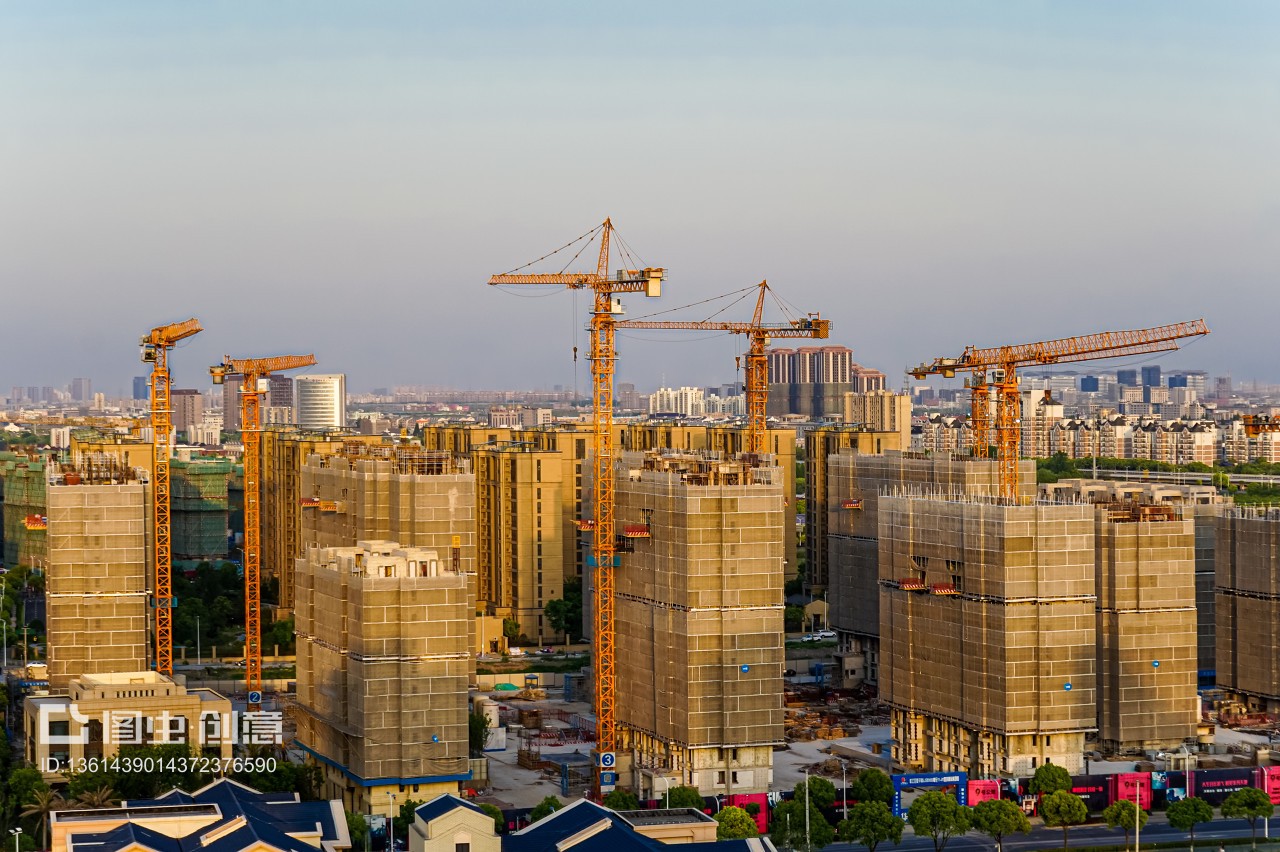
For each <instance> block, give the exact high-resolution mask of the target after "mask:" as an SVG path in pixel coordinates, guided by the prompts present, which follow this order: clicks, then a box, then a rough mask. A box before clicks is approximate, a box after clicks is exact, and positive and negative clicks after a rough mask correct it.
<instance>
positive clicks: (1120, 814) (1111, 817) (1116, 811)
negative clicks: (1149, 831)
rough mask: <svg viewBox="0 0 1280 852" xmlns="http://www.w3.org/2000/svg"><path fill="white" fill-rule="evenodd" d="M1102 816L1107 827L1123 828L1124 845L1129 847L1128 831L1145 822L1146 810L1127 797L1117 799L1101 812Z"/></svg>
mask: <svg viewBox="0 0 1280 852" xmlns="http://www.w3.org/2000/svg"><path fill="white" fill-rule="evenodd" d="M1102 818H1103V819H1104V820H1106V822H1107V828H1123V829H1124V846H1125V848H1126V849H1128V848H1129V832H1131V831H1133V830H1134V828H1135V820H1136V827H1137V828H1138V829H1139V830H1141V828H1142V827H1143V826H1144V825H1146V824H1147V812H1146V811H1144V810H1142V809H1141V808H1139V807H1138V806H1137V805H1135V804H1134V803H1133V802H1131V801H1129V800H1128V799H1117V800H1116V801H1114V802H1112V803H1111V804H1110V805H1107V807H1106V809H1105V810H1103V812H1102Z"/></svg>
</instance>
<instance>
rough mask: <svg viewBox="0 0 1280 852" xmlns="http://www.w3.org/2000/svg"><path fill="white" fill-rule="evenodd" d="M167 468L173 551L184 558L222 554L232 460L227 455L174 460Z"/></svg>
mask: <svg viewBox="0 0 1280 852" xmlns="http://www.w3.org/2000/svg"><path fill="white" fill-rule="evenodd" d="M170 469H171V471H172V477H173V478H172V486H171V487H172V491H171V494H172V498H171V499H172V503H173V522H172V523H173V555H174V556H175V557H178V558H183V559H216V558H222V557H225V556H226V555H227V529H228V525H229V510H228V501H227V485H228V482H229V480H230V479H231V476H232V464H231V462H230V461H229V460H227V459H193V460H192V461H190V462H183V461H177V460H175V461H173V462H171V463H170Z"/></svg>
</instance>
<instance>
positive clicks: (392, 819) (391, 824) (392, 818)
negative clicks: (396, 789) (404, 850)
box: [387, 790, 396, 852]
mask: <svg viewBox="0 0 1280 852" xmlns="http://www.w3.org/2000/svg"><path fill="white" fill-rule="evenodd" d="M387 799H388V801H390V805H389V812H388V813H387V852H396V794H395V793H393V792H391V791H390V790H388V791H387Z"/></svg>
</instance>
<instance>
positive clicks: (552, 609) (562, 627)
mask: <svg viewBox="0 0 1280 852" xmlns="http://www.w3.org/2000/svg"><path fill="white" fill-rule="evenodd" d="M543 612H544V613H545V614H546V616H547V623H548V624H550V625H551V629H552V630H554V631H556V632H557V633H563V634H564V636H565V639H566V640H572V639H573V637H574V636H581V635H582V581H581V580H579V579H578V578H576V577H575V578H573V579H570V580H565V581H564V596H563V597H561V598H555V599H552V600H549V601H547V605H546V606H545V607H543Z"/></svg>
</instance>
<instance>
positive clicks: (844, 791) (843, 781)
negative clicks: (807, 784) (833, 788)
mask: <svg viewBox="0 0 1280 852" xmlns="http://www.w3.org/2000/svg"><path fill="white" fill-rule="evenodd" d="M848 769H849V761H847V760H843V759H842V760H841V761H840V798H841V799H843V800H844V818H845V819H848V818H849V774H848ZM806 789H807V788H806Z"/></svg>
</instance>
